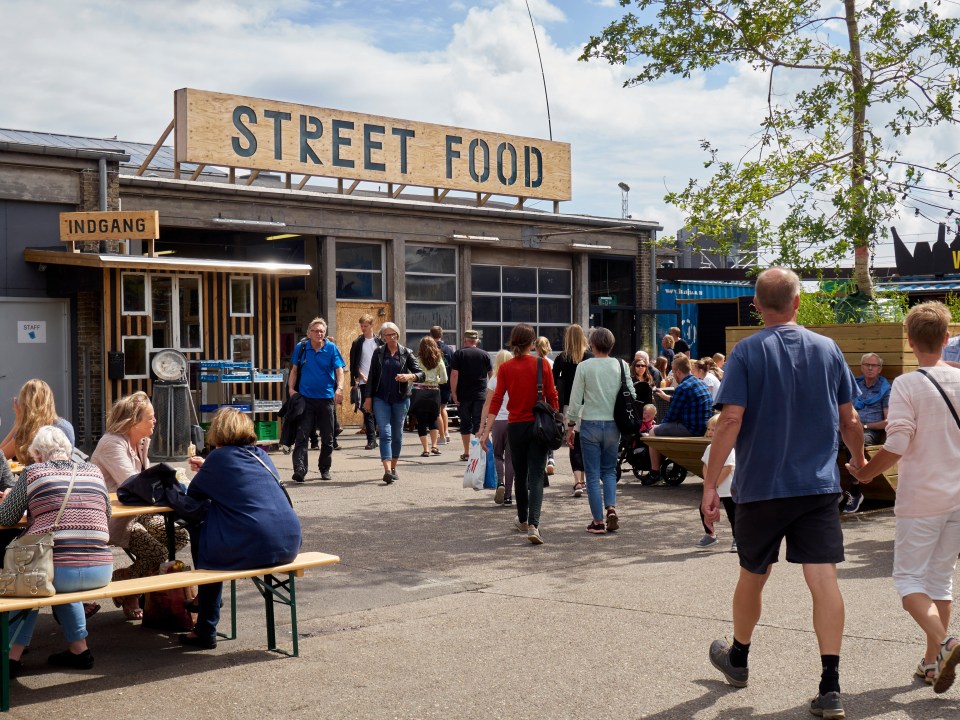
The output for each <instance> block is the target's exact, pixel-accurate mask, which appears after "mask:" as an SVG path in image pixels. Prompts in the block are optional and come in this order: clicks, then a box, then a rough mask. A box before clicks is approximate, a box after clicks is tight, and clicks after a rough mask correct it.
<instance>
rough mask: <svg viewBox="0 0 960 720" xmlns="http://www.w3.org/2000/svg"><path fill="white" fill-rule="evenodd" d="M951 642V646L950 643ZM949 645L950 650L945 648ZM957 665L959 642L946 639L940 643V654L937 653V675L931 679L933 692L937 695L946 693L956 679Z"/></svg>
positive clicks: (954, 639)
mask: <svg viewBox="0 0 960 720" xmlns="http://www.w3.org/2000/svg"><path fill="white" fill-rule="evenodd" d="M951 641H953V645H950V642H951ZM948 645H950V649H949V650H948V649H947V646H948ZM957 663H960V640H957V639H956V638H954V637H948V638H947V639H946V640H944V641H943V642H942V643H940V652H939V653H937V674H936V676H935V677H934V679H933V691H934V692H935V693H937V694H939V693H942V692H946V691H947V690H949V689H950V686H951V685H953V681H954V678H955V677H956V674H957V671H956V668H957Z"/></svg>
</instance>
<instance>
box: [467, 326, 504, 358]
mask: <svg viewBox="0 0 960 720" xmlns="http://www.w3.org/2000/svg"><path fill="white" fill-rule="evenodd" d="M473 329H474V330H476V331H477V332H478V333H480V347H481V348H482V349H483V350H486V351H487V352H496V351H497V350H499V349H500V348H501V347H502V346H501V345H500V326H499V325H474V326H473Z"/></svg>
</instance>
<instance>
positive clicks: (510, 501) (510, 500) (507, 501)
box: [503, 497, 513, 505]
mask: <svg viewBox="0 0 960 720" xmlns="http://www.w3.org/2000/svg"><path fill="white" fill-rule="evenodd" d="M503 504H504V505H513V498H512V497H505V498H504V499H503Z"/></svg>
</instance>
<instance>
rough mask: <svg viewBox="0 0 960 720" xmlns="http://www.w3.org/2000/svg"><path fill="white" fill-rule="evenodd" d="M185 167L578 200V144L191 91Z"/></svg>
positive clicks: (185, 106)
mask: <svg viewBox="0 0 960 720" xmlns="http://www.w3.org/2000/svg"><path fill="white" fill-rule="evenodd" d="M174 116H175V126H176V134H175V141H174V145H175V153H176V160H177V162H178V163H196V164H199V165H217V166H225V167H234V168H248V169H251V170H263V171H275V172H287V173H293V174H298V175H318V176H324V177H335V178H341V179H351V180H364V181H370V182H382V183H393V184H398V185H417V186H422V187H433V188H444V189H448V190H464V191H469V192H478V193H491V194H494V195H510V196H516V197H523V198H542V199H547V200H569V199H570V198H571V197H572V195H571V182H570V145H569V143H561V142H554V141H549V140H539V139H535V138H528V137H521V136H516V135H501V134H498V133H492V132H486V131H480V130H468V129H465V128H458V127H451V126H446V125H433V124H430V123H422V122H414V121H411V120H398V119H395V118H389V117H383V116H379V115H362V114H359V113H353V112H346V111H343V110H331V109H328V108H319V107H310V106H307V105H297V104H293V103H285V102H279V101H274V100H261V99H257V98H250V97H242V96H238V95H227V94H224V93H216V92H208V91H205V90H194V89H189V88H184V89H181V90H177V91H176V92H175V94H174Z"/></svg>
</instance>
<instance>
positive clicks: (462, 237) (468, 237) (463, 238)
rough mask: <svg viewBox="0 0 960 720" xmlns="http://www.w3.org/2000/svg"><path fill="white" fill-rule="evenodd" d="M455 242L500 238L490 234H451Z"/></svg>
mask: <svg viewBox="0 0 960 720" xmlns="http://www.w3.org/2000/svg"><path fill="white" fill-rule="evenodd" d="M451 238H453V239H454V240H456V241H457V242H500V238H498V237H493V236H490V235H451Z"/></svg>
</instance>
